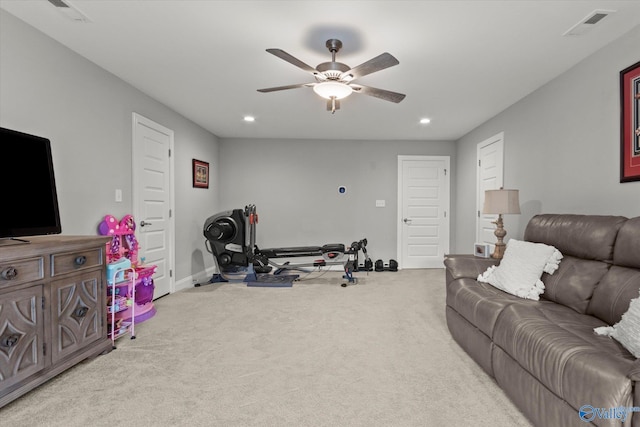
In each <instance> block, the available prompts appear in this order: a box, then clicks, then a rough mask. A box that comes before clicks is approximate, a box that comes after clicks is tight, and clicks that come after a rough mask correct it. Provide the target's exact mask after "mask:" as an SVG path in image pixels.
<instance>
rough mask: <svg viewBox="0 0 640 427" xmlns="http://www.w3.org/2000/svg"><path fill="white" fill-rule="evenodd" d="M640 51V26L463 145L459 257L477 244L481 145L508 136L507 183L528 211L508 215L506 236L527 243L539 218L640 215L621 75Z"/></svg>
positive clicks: (467, 138) (476, 132)
mask: <svg viewBox="0 0 640 427" xmlns="http://www.w3.org/2000/svg"><path fill="white" fill-rule="evenodd" d="M587 37H588V35H587ZM639 46H640V26H637V27H635V28H634V29H633V30H632V31H630V32H629V33H627V34H626V35H625V36H623V37H621V38H620V39H618V40H616V41H614V42H613V43H611V44H610V45H608V46H606V47H604V48H603V49H601V50H600V51H598V52H597V53H595V54H594V55H592V56H590V57H588V58H587V59H585V60H584V61H582V62H581V63H580V64H578V65H577V66H575V67H574V68H572V69H570V70H568V71H567V72H565V73H564V74H562V75H560V76H559V77H558V78H556V79H554V80H552V81H551V82H549V83H548V84H546V85H545V86H543V87H541V88H540V89H538V90H536V91H535V92H533V93H532V94H530V95H529V96H527V97H526V98H524V99H522V100H521V101H519V102H518V103H516V104H514V105H513V106H511V107H510V108H508V109H507V110H505V111H504V112H502V113H500V114H499V115H497V116H496V117H494V118H493V119H491V120H489V121H488V122H486V123H484V124H483V125H482V126H480V127H478V128H477V129H475V130H473V131H472V132H470V133H469V134H467V135H465V136H464V137H463V138H461V139H460V140H459V141H458V142H457V146H458V157H457V171H458V172H457V180H458V184H457V195H456V197H457V220H456V221H455V228H456V236H457V237H456V248H457V251H458V252H469V251H471V249H472V247H473V243H474V239H475V237H474V236H475V221H476V216H475V212H476V206H475V200H476V197H475V193H476V146H477V144H478V143H479V142H482V141H483V140H485V139H486V138H489V137H490V136H492V135H495V134H497V133H499V132H502V131H504V141H505V158H504V186H505V188H516V189H519V190H520V203H521V209H522V214H521V215H508V216H506V218H505V229H506V230H507V232H508V235H507V237H513V238H517V239H521V238H522V236H523V234H524V228H525V226H526V224H527V222H528V220H529V219H530V218H531V217H532V216H533V215H535V214H538V213H584V214H605V215H609V214H612V215H624V216H628V217H632V216H638V215H640V182H632V183H624V184H621V183H620V182H619V178H620V92H619V73H620V71H621V70H623V69H625V68H627V67H628V66H630V65H632V64H634V63H636V62H637V61H639V60H640V54H639V52H640V49H639ZM514 78H516V77H515V76H514Z"/></svg>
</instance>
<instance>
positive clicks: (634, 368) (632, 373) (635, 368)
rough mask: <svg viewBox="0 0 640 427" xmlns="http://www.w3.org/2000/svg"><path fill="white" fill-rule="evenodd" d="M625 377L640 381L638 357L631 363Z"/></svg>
mask: <svg viewBox="0 0 640 427" xmlns="http://www.w3.org/2000/svg"><path fill="white" fill-rule="evenodd" d="M627 377H629V378H630V379H631V380H632V381H640V359H636V361H635V362H634V363H633V365H631V369H630V370H629V372H628V373H627Z"/></svg>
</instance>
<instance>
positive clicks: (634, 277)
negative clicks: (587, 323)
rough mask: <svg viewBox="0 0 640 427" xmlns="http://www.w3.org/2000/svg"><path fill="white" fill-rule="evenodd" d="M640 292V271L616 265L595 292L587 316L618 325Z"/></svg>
mask: <svg viewBox="0 0 640 427" xmlns="http://www.w3.org/2000/svg"><path fill="white" fill-rule="evenodd" d="M639 291H640V270H636V269H635V268H626V267H618V266H617V265H614V266H612V267H611V269H610V270H609V271H608V272H607V274H606V275H605V276H604V277H603V278H602V280H601V281H600V283H599V284H598V286H597V287H596V289H595V291H594V292H593V297H591V301H590V302H589V307H588V308H587V314H591V315H593V316H596V317H598V318H599V319H601V320H603V321H605V322H606V323H607V324H609V325H613V324H615V323H618V322H619V321H620V319H621V318H622V314H623V313H625V312H626V311H627V310H628V309H629V303H630V302H631V300H632V299H633V298H635V297H637V296H638V292H639Z"/></svg>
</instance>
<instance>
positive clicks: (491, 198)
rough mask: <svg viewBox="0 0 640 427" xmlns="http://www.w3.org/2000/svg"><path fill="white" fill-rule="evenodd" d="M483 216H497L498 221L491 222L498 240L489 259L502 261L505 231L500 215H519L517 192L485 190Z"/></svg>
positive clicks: (501, 189)
mask: <svg viewBox="0 0 640 427" xmlns="http://www.w3.org/2000/svg"><path fill="white" fill-rule="evenodd" d="M482 213H484V214H498V219H497V220H495V221H492V224H495V225H496V230H495V231H494V232H493V233H494V234H495V235H496V237H497V238H498V242H497V243H496V247H495V249H494V250H493V253H492V254H491V258H496V259H502V257H503V256H504V250H505V247H506V244H505V243H504V242H503V239H504V236H506V235H507V231H506V230H505V229H504V227H503V224H502V215H505V214H519V213H520V201H519V200H518V190H505V189H503V188H502V187H501V188H500V189H499V190H486V191H485V192H484V207H483V209H482Z"/></svg>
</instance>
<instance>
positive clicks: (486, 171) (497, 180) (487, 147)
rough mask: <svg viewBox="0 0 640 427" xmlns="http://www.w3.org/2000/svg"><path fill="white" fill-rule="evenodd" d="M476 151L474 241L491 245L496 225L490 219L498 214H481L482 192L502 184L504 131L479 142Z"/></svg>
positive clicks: (493, 219)
mask: <svg viewBox="0 0 640 427" xmlns="http://www.w3.org/2000/svg"><path fill="white" fill-rule="evenodd" d="M477 151H478V177H477V180H476V182H477V183H478V184H477V185H478V190H477V200H476V209H477V223H476V242H477V243H488V244H490V245H493V244H495V242H496V236H495V234H494V231H495V229H496V226H495V224H492V221H495V220H496V218H497V217H498V216H497V215H486V214H483V213H482V208H483V206H484V192H485V191H486V190H497V189H499V188H500V187H502V185H503V180H504V177H503V165H504V132H500V133H499V134H497V135H494V136H492V137H491V138H489V139H486V140H484V141H482V142H481V143H479V144H478V149H477ZM470 249H471V248H470Z"/></svg>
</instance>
